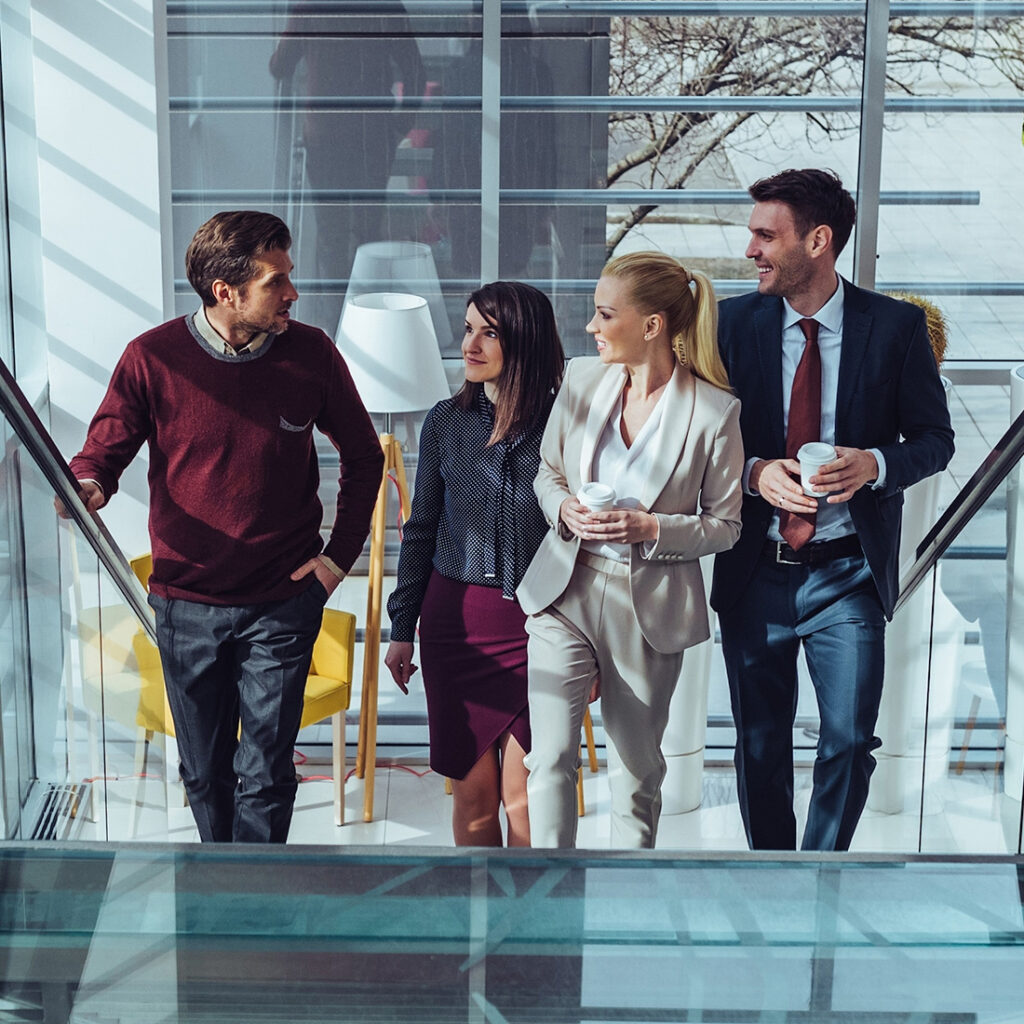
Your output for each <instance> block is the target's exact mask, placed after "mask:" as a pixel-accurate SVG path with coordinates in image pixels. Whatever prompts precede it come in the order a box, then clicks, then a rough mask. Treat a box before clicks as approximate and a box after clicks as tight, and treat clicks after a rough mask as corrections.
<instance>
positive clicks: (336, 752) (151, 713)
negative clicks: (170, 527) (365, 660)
mask: <svg viewBox="0 0 1024 1024" xmlns="http://www.w3.org/2000/svg"><path fill="white" fill-rule="evenodd" d="M131 566H132V569H133V570H134V571H135V575H136V576H138V578H139V580H140V581H141V582H142V585H143V586H147V585H148V583H149V576H150V573H151V572H152V568H153V560H152V558H151V556H150V555H148V554H146V555H140V556H139V557H138V558H133V559H132V562H131ZM355 646H356V617H355V616H354V615H353V614H352V613H351V612H342V611H337V610H336V609H334V608H325V609H324V619H323V625H322V626H321V627H320V633H319V635H318V636H317V638H316V641H315V642H314V644H313V661H312V664H311V665H310V669H309V676H308V678H307V679H306V690H305V693H304V695H303V701H302V721H301V724H300V726H299V727H300V728H302V729H304V728H305V727H306V726H307V725H315V724H316V723H317V722H322V721H323V720H324V719H325V718H330V719H331V728H332V732H331V739H332V743H331V746H332V751H331V762H332V774H333V778H334V823H335V825H343V824H344V823H345V772H346V763H345V762H346V758H345V712H346V711H347V710H348V708H349V706H350V704H351V702H352V664H353V659H354V656H355ZM132 647H133V650H134V653H135V659H136V661H137V662H138V666H139V673H140V675H141V676H142V678H143V681H144V685H143V687H142V690H141V693H140V696H139V725H140V726H143V725H144V722H145V723H152V722H154V721H155V720H156V721H158V720H160V717H161V716H163V722H164V728H163V729H162V730H161V731H162V732H165V733H167V734H168V735H169V736H173V735H174V723H173V722H172V720H171V714H170V708H169V707H168V706H167V695H166V692H165V690H164V676H163V669H162V668H161V666H160V653H159V651H158V650H157V649H156V646H155V645H154V644H153V642H152V641H151V640H150V639H149V637H148V636H147V635H146V634H145V633H144V632H143V631H142V630H141V629H140V630H139V631H138V632H137V633H136V634H135V636H134V638H133V640H132ZM161 700H162V702H163V707H162V708H160V707H159V706H158V705H159V703H160V701H161ZM145 727H146V728H147V729H148V728H152V724H147V725H145Z"/></svg>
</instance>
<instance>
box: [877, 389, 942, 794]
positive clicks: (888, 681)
mask: <svg viewBox="0 0 1024 1024" xmlns="http://www.w3.org/2000/svg"><path fill="white" fill-rule="evenodd" d="M943 384H944V386H945V388H946V391H947V393H948V391H949V387H950V384H949V381H948V380H947V379H946V378H943ZM941 479H942V477H941V474H939V473H936V474H935V475H934V476H930V477H927V478H926V479H924V480H921V481H919V482H918V483H916V484H914V485H913V486H912V487H908V488H907V490H906V491H905V492H904V504H903V528H902V532H901V535H900V577H901V578H902V577H903V575H904V573H905V572H906V571H907V570H908V569H909V568H910V566H911V565H912V564H913V562H914V560H915V555H916V551H917V546H918V545H919V544H920V543H921V541H922V540H924V537H925V534H927V532H928V531H929V530H930V529H931V527H932V526H933V525H934V523H935V519H936V515H937V509H938V502H939V486H940V482H941ZM931 608H932V588H931V585H930V582H929V581H925V582H924V583H922V584H921V586H920V587H919V588H918V590H917V593H915V594H914V596H913V597H912V598H911V599H910V601H908V602H907V604H905V605H904V606H903V608H901V609H900V611H899V612H898V613H897V615H896V616H895V617H894V619H893V621H892V622H891V623H889V625H888V626H887V627H886V636H885V685H884V686H883V688H882V702H881V705H880V707H879V711H878V725H877V727H876V729H875V734H876V735H877V736H880V737H881V739H882V746H881V747H880V748H879V749H878V750H877V751H876V752H875V760H876V761H877V762H878V765H877V767H876V768H875V773H874V775H872V777H871V790H870V793H869V796H868V807H869V808H870V809H871V810H873V811H878V812H880V813H882V814H899V813H901V812H902V811H903V810H904V807H905V805H906V802H907V797H908V796H909V795H910V794H918V793H919V792H920V785H921V757H922V756H923V748H924V734H925V727H926V722H925V720H924V714H925V686H926V683H927V680H928V670H929V665H928V658H929V643H928V638H929V636H930V634H931V631H932V629H933V628H934V624H933V623H932V621H931ZM947 676H949V673H936V674H935V677H934V679H933V689H932V694H931V696H932V706H931V709H930V710H931V711H932V712H933V713H934V712H935V711H937V710H938V707H939V705H942V706H943V707H944V706H945V703H946V702H947V700H948V698H949V693H948V692H947V691H949V690H950V685H949V679H947ZM934 684H941V685H934ZM915 717H916V724H915ZM932 717H934V714H933V715H932ZM946 717H947V718H948V717H949V716H948V715H947V716H946ZM947 748H948V744H947Z"/></svg>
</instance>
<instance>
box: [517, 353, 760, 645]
mask: <svg viewBox="0 0 1024 1024" xmlns="http://www.w3.org/2000/svg"><path fill="white" fill-rule="evenodd" d="M625 376H626V371H625V368H624V367H622V366H620V365H605V364H604V363H602V362H601V360H600V359H599V358H591V357H588V358H576V359H573V360H572V361H571V362H570V363H569V365H568V367H567V369H566V374H565V380H564V381H563V383H562V387H561V390H560V391H559V393H558V397H557V398H556V399H555V403H554V406H553V408H552V410H551V416H550V418H549V419H548V423H547V427H546V429H545V431H544V437H543V439H542V441H541V446H540V471H539V472H538V474H537V480H536V482H535V483H534V490H535V491H536V492H537V497H538V499H539V501H540V507H541V511H542V512H543V513H544V517H545V518H546V519H547V522H548V524H549V526H550V527H551V530H550V531H549V532H548V534H547V535H546V536H545V538H544V540H543V542H542V543H541V546H540V549H539V550H538V551H537V554H536V555H535V556H534V559H533V561H532V562H531V563H530V567H529V568H528V569H527V571H526V575H525V576H524V577H523V581H522V583H521V584H520V585H519V589H518V590H517V591H516V596H517V597H518V598H519V604H520V606H521V607H522V609H523V611H525V612H526V613H527V614H529V615H533V614H536V613H537V612H540V611H543V610H544V609H545V608H547V607H548V606H549V605H550V604H552V603H553V602H554V601H556V600H557V599H558V598H559V597H560V596H561V595H562V593H563V592H564V591H565V588H566V587H567V586H568V585H569V580H570V578H571V577H572V573H573V569H574V568H575V565H576V556H577V553H578V552H579V549H580V540H579V538H578V537H576V536H575V535H573V534H571V533H570V532H569V530H568V529H567V528H566V527H565V525H564V524H563V523H560V521H559V518H558V510H559V508H560V507H561V504H562V502H563V501H564V500H565V499H566V498H567V497H570V496H571V495H575V494H576V492H577V491H578V490H579V489H580V486H581V485H582V484H584V483H589V482H590V481H591V479H592V477H591V471H592V466H593V461H594V451H595V449H596V447H597V443H598V440H599V439H600V437H601V432H602V431H603V430H604V427H605V424H606V423H607V422H608V419H609V417H610V416H611V415H612V414H613V411H614V408H615V404H616V402H617V400H618V397H619V394H620V393H621V391H622V387H623V384H624V383H625ZM662 401H664V402H665V403H666V404H665V408H664V412H663V415H662V421H661V427H660V429H659V431H658V432H657V434H656V435H655V436H654V438H653V439H652V440H651V441H650V442H648V443H651V444H654V445H655V446H656V451H655V454H654V459H653V461H652V471H651V474H650V477H649V478H648V480H647V483H646V485H645V487H644V489H643V492H642V493H641V494H640V496H639V497H640V502H641V507H642V508H643V509H644V510H645V511H648V512H653V513H654V514H655V515H656V516H657V517H658V525H659V533H658V540H657V542H656V543H655V545H654V547H653V549H652V550H651V551H650V553H649V554H648V555H647V556H646V557H644V556H643V555H642V554H641V551H642V549H643V545H642V544H634V545H632V550H631V552H630V563H629V565H630V573H629V590H630V597H631V600H632V605H633V614H634V615H635V616H636V619H637V622H638V623H639V625H640V629H641V631H642V632H643V635H644V638H645V639H646V640H647V642H648V643H649V644H650V645H651V646H652V647H653V648H654V649H655V650H656V651H660V652H662V653H665V654H668V653H672V652H676V651H681V650H683V649H684V648H686V647H692V646H693V645H694V644H698V643H700V642H701V641H702V640H706V639H707V638H708V635H709V631H708V614H707V602H706V600H705V597H704V579H703V576H702V574H701V570H700V565H699V564H698V561H697V560H698V559H699V558H700V557H701V556H702V555H711V554H714V553H715V552H718V551H725V550H727V549H728V548H731V547H732V546H733V544H735V543H736V540H737V538H738V537H739V535H740V509H741V506H742V503H743V493H742V474H743V441H742V439H741V437H740V425H739V414H740V403H739V401H738V400H737V399H735V398H733V397H732V396H731V395H729V394H727V393H726V392H724V391H722V390H720V389H719V388H716V387H714V386H713V385H711V384H708V383H707V382H706V381H703V380H701V379H699V378H698V377H695V376H694V375H693V374H692V373H690V372H689V370H687V369H686V368H685V367H681V366H680V367H677V368H676V371H675V373H674V374H673V375H672V379H671V380H670V381H669V384H668V387H667V388H666V391H665V394H664V396H663V398H662Z"/></svg>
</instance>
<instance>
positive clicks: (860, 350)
mask: <svg viewBox="0 0 1024 1024" xmlns="http://www.w3.org/2000/svg"><path fill="white" fill-rule="evenodd" d="M843 290H844V291H843V345H842V349H841V351H840V353H839V386H838V391H839V393H838V395H836V443H837V444H842V443H843V441H842V427H843V425H844V424H845V422H846V413H847V410H848V409H849V405H850V399H851V398H852V397H853V393H854V391H855V390H856V383H857V378H858V377H859V376H860V372H861V367H862V366H863V365H864V357H865V356H866V355H867V351H868V344H869V340H870V334H871V314H870V313H869V312H868V311H867V309H866V308H865V305H864V302H863V293H862V292H861V289H859V288H855V287H854V286H853V285H852V284H850V283H849V282H848V281H846V280H845V279H844V280H843Z"/></svg>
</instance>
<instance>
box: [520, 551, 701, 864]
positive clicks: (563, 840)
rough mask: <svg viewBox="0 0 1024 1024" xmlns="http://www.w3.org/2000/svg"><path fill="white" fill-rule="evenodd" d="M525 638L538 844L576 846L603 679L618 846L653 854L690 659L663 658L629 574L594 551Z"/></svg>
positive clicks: (533, 835)
mask: <svg viewBox="0 0 1024 1024" xmlns="http://www.w3.org/2000/svg"><path fill="white" fill-rule="evenodd" d="M526 630H527V633H528V634H529V638H530V639H529V647H528V667H529V678H530V728H531V730H532V733H533V746H532V749H531V751H530V753H529V754H528V755H527V758H526V765H527V767H528V768H529V769H530V776H529V779H528V780H527V795H528V798H529V808H530V839H531V843H532V845H533V846H536V847H571V846H574V845H575V843H576V825H577V820H578V817H577V808H576V771H577V769H578V768H579V764H580V758H579V744H580V729H581V728H582V726H583V713H584V711H585V710H586V706H587V697H588V696H589V693H590V688H591V685H592V684H593V681H594V678H595V677H596V676H598V675H600V677H601V720H602V722H603V725H604V731H605V736H606V737H607V739H608V783H609V787H610V789H611V804H612V842H613V844H614V845H615V846H617V847H624V848H633V849H650V848H652V847H653V846H654V842H655V838H656V836H657V830H658V817H659V815H660V814H661V783H662V781H663V779H664V778H665V759H664V758H663V757H662V754H661V738H662V736H663V735H664V732H665V725H666V723H667V722H668V708H669V703H670V701H671V700H672V693H673V691H674V690H675V687H676V682H677V681H678V679H679V673H680V670H681V668H682V660H683V652H682V651H679V652H675V653H672V654H661V653H659V652H658V651H656V650H654V648H653V647H651V645H650V644H648V643H647V641H646V640H645V639H644V636H643V634H642V633H641V632H640V626H639V624H638V623H637V621H636V617H635V616H634V614H633V607H632V603H631V600H630V595H629V566H627V565H623V564H621V563H619V562H614V561H611V560H609V559H605V558H600V557H598V556H594V555H591V554H589V553H588V552H581V553H580V555H579V558H578V560H577V563H576V568H575V570H574V571H573V575H572V579H571V580H570V581H569V586H568V587H567V588H566V590H565V592H564V593H563V594H562V596H561V597H560V598H559V599H558V600H557V601H556V602H555V603H554V604H553V605H551V606H550V607H549V608H546V609H545V610H544V611H542V612H540V613H539V614H537V615H531V616H530V617H529V618H528V619H527V620H526Z"/></svg>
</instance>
